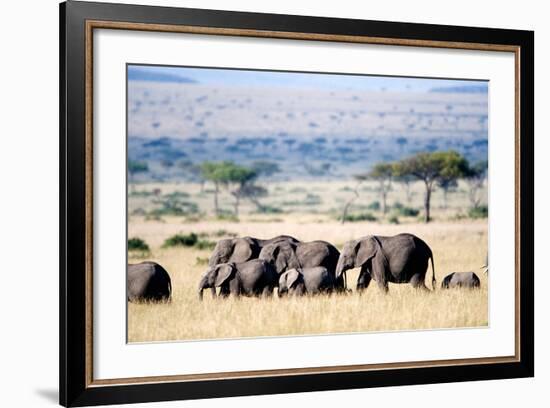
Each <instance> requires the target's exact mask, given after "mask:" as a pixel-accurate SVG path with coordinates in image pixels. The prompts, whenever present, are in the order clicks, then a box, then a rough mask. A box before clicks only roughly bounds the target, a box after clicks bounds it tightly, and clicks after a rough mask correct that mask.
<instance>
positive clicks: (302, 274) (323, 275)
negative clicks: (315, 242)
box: [279, 266, 334, 297]
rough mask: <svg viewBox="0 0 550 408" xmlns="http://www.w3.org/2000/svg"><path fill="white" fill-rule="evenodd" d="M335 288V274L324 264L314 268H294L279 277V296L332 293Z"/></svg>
mask: <svg viewBox="0 0 550 408" xmlns="http://www.w3.org/2000/svg"><path fill="white" fill-rule="evenodd" d="M333 289H334V276H333V275H331V274H330V273H329V271H328V270H327V268H325V267H324V266H317V267H314V268H303V269H302V268H298V269H296V268H293V269H290V270H288V271H286V272H283V273H282V274H281V276H280V277H279V297H283V296H285V295H287V294H288V295H298V296H302V295H305V294H311V295H316V294H319V293H331V292H332V291H333Z"/></svg>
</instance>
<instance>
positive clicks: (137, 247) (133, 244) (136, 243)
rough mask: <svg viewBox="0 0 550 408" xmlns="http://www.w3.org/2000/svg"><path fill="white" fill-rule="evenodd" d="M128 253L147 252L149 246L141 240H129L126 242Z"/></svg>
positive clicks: (135, 238)
mask: <svg viewBox="0 0 550 408" xmlns="http://www.w3.org/2000/svg"><path fill="white" fill-rule="evenodd" d="M128 251H142V252H149V245H147V242H145V241H144V240H142V239H141V238H137V237H134V238H130V239H129V240H128Z"/></svg>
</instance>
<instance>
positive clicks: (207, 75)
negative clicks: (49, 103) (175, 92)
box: [128, 65, 487, 92]
mask: <svg viewBox="0 0 550 408" xmlns="http://www.w3.org/2000/svg"><path fill="white" fill-rule="evenodd" d="M128 73H129V75H130V76H131V77H134V76H133V75H131V74H135V75H139V74H140V73H141V74H147V75H148V80H150V81H151V80H153V81H154V80H155V75H159V81H160V76H164V80H165V82H166V78H168V77H169V76H173V77H183V78H188V79H192V80H195V81H197V82H199V83H202V84H209V85H246V86H281V87H287V86H289V87H293V88H312V87H313V88H319V87H321V88H337V89H357V90H382V89H385V90H388V91H414V92H423V91H428V90H430V89H432V88H441V87H457V86H460V87H464V86H476V87H484V88H486V87H487V82H486V81H471V80H447V79H431V78H430V79H426V78H404V77H384V76H369V75H342V74H310V73H296V72H273V71H252V70H235V69H212V68H185V67H159V66H143V65H129V66H128Z"/></svg>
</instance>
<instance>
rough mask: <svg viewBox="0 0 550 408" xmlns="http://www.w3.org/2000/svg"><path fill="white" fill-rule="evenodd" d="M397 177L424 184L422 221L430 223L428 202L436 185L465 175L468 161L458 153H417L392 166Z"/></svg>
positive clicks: (451, 151)
mask: <svg viewBox="0 0 550 408" xmlns="http://www.w3.org/2000/svg"><path fill="white" fill-rule="evenodd" d="M394 170H395V172H396V174H397V175H398V176H403V175H411V176H413V177H415V178H417V179H418V180H421V181H423V182H424V186H425V188H426V191H425V194H424V221H425V222H430V200H431V195H432V192H433V189H434V188H435V185H436V183H438V182H440V181H441V180H443V179H444V178H451V177H454V178H459V177H462V176H464V175H466V174H467V172H468V161H467V160H466V159H465V158H464V157H462V156H461V155H460V154H459V153H457V152H455V151H453V150H449V151H446V152H433V153H418V154H416V155H415V156H412V157H410V158H407V159H404V160H401V161H400V162H398V163H397V164H396V165H395V166H394Z"/></svg>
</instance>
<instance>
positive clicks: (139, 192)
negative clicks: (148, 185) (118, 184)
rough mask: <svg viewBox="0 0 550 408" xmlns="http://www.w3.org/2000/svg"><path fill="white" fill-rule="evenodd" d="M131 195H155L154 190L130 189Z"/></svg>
mask: <svg viewBox="0 0 550 408" xmlns="http://www.w3.org/2000/svg"><path fill="white" fill-rule="evenodd" d="M129 195H130V197H150V196H152V195H154V193H153V192H152V191H147V190H140V191H136V190H134V191H130V193H129Z"/></svg>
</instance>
